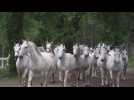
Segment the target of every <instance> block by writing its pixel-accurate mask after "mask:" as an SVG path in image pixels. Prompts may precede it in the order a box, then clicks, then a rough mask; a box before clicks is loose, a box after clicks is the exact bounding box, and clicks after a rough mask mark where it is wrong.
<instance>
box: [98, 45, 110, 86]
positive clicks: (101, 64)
mask: <svg viewBox="0 0 134 100" xmlns="http://www.w3.org/2000/svg"><path fill="white" fill-rule="evenodd" d="M106 53H107V51H106V49H105V48H104V46H102V47H101V48H100V54H99V57H98V59H97V67H98V68H99V70H100V73H101V85H102V86H104V80H105V84H108V80H107V77H106V72H107V71H106Z"/></svg>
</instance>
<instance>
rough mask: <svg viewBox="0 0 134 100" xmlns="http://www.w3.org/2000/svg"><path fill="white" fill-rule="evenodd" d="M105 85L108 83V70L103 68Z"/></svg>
mask: <svg viewBox="0 0 134 100" xmlns="http://www.w3.org/2000/svg"><path fill="white" fill-rule="evenodd" d="M105 85H108V71H107V70H105Z"/></svg>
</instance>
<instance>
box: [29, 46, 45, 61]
mask: <svg viewBox="0 0 134 100" xmlns="http://www.w3.org/2000/svg"><path fill="white" fill-rule="evenodd" d="M30 52H31V56H32V57H31V59H33V60H34V61H39V60H40V59H41V57H42V55H41V53H40V52H39V51H38V49H37V47H36V46H35V47H31V49H30Z"/></svg>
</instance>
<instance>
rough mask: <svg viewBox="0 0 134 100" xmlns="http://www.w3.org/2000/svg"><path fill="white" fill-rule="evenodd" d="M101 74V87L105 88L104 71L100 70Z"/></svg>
mask: <svg viewBox="0 0 134 100" xmlns="http://www.w3.org/2000/svg"><path fill="white" fill-rule="evenodd" d="M100 72H101V85H102V86H104V70H103V69H102V68H100Z"/></svg>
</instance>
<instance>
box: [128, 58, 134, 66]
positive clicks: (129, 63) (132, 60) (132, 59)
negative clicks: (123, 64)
mask: <svg viewBox="0 0 134 100" xmlns="http://www.w3.org/2000/svg"><path fill="white" fill-rule="evenodd" d="M128 66H129V67H131V68H132V67H133V68H134V56H131V57H129V59H128Z"/></svg>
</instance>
